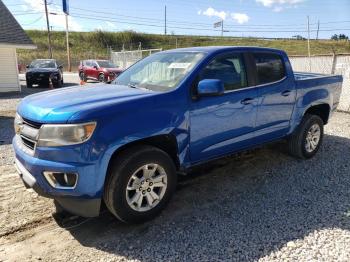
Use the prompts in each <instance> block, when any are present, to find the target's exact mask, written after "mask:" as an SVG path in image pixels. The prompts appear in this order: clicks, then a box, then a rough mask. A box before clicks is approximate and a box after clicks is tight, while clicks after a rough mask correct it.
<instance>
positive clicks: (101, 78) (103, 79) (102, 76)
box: [98, 74, 106, 83]
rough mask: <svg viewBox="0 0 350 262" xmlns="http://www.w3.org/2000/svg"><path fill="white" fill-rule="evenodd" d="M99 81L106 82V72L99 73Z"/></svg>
mask: <svg viewBox="0 0 350 262" xmlns="http://www.w3.org/2000/svg"><path fill="white" fill-rule="evenodd" d="M98 81H99V82H101V83H104V82H106V78H105V75H104V74H99V75H98Z"/></svg>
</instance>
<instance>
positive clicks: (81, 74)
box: [79, 72, 87, 82]
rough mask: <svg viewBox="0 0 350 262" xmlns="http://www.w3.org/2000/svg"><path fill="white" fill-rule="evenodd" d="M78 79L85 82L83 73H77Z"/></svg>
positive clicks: (85, 78)
mask: <svg viewBox="0 0 350 262" xmlns="http://www.w3.org/2000/svg"><path fill="white" fill-rule="evenodd" d="M79 78H80V80H81V81H84V82H86V81H87V77H86V75H85V73H84V72H80V73H79Z"/></svg>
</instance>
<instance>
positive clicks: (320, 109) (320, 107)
mask: <svg viewBox="0 0 350 262" xmlns="http://www.w3.org/2000/svg"><path fill="white" fill-rule="evenodd" d="M330 111H331V108H330V106H329V104H327V103H322V104H317V105H312V106H310V107H309V108H308V109H307V110H306V111H305V112H304V115H306V114H310V115H317V116H319V117H320V118H321V119H322V121H323V123H324V124H325V125H326V124H327V123H328V120H329V115H330Z"/></svg>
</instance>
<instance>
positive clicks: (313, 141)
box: [288, 114, 324, 159]
mask: <svg viewBox="0 0 350 262" xmlns="http://www.w3.org/2000/svg"><path fill="white" fill-rule="evenodd" d="M323 125H324V124H323V120H322V119H321V118H320V117H319V116H317V115H309V114H306V115H305V116H304V118H303V120H302V121H301V123H300V125H299V126H298V128H297V129H296V130H295V131H294V133H293V134H292V135H291V136H290V137H289V139H288V151H289V153H290V154H291V155H292V156H295V157H297V158H301V159H309V158H311V157H313V156H314V155H315V154H316V153H317V151H318V150H319V148H320V146H321V144H322V140H323Z"/></svg>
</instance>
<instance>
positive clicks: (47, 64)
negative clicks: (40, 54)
mask: <svg viewBox="0 0 350 262" xmlns="http://www.w3.org/2000/svg"><path fill="white" fill-rule="evenodd" d="M29 67H30V68H56V63H55V61H52V60H34V61H33V62H32V63H31V64H30V66H29Z"/></svg>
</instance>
